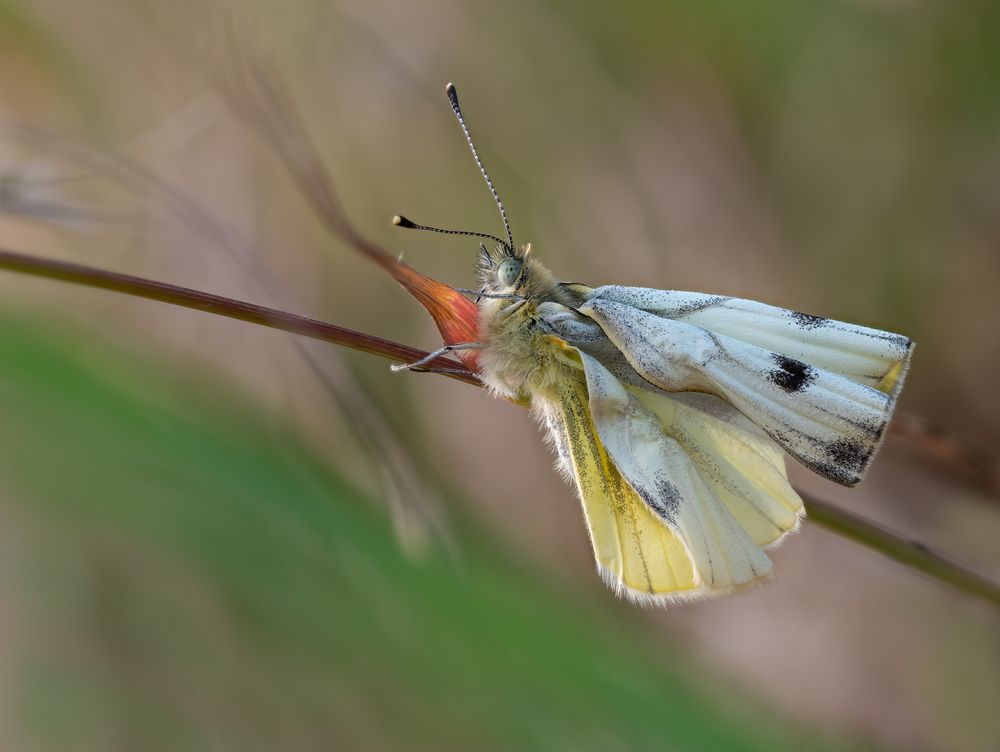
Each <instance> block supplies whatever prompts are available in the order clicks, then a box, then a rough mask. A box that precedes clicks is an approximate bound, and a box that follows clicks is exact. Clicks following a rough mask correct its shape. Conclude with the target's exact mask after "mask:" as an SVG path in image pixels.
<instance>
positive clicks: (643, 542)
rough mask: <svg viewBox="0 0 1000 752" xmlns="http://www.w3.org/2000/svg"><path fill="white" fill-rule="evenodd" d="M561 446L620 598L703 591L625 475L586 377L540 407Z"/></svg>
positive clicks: (680, 549) (600, 559) (605, 572)
mask: <svg viewBox="0 0 1000 752" xmlns="http://www.w3.org/2000/svg"><path fill="white" fill-rule="evenodd" d="M541 408H542V411H543V413H544V417H545V419H546V421H547V422H548V424H549V428H550V431H551V434H552V438H553V441H554V443H555V444H556V449H557V451H558V453H559V455H560V460H561V461H562V463H563V465H564V467H565V469H566V470H567V471H568V472H569V473H570V474H572V476H573V479H574V481H575V483H576V487H577V490H578V492H579V495H580V500H581V502H582V505H583V512H584V516H585V518H586V522H587V526H588V528H589V531H590V540H591V543H592V544H593V547H594V556H595V558H596V559H597V566H598V569H599V571H600V573H601V576H602V577H603V578H604V580H605V581H606V582H607V583H608V585H610V586H611V587H612V588H614V589H615V590H616V591H617V592H618V594H619V595H624V596H626V597H629V598H631V599H633V600H636V601H640V602H643V601H647V602H650V601H657V600H663V598H664V597H665V596H666V597H670V596H674V597H684V596H691V595H701V594H704V592H705V588H704V587H703V586H702V585H701V584H700V583H699V582H698V581H697V580H696V577H695V573H694V570H693V567H692V564H691V558H690V556H689V555H688V552H687V551H686V550H685V548H684V545H683V544H682V543H681V541H680V540H679V538H678V537H677V536H676V535H675V534H674V532H673V531H672V530H671V529H670V528H669V527H667V526H666V525H665V524H663V522H662V521H661V520H660V519H658V518H657V517H656V516H655V515H654V514H653V512H652V511H651V510H650V509H649V507H648V506H647V505H646V504H645V503H643V501H642V500H641V499H640V498H639V497H638V496H637V495H636V493H635V491H633V490H632V489H631V488H630V487H629V485H628V484H627V483H626V482H625V480H624V479H623V478H622V476H621V474H620V473H619V472H618V469H617V468H616V467H615V465H614V463H613V462H612V461H611V459H610V458H609V457H608V454H607V451H606V450H605V449H604V446H603V445H602V444H601V441H600V439H599V438H598V434H597V431H596V430H595V427H594V424H593V421H592V420H591V417H590V408H589V406H588V395H587V388H586V385H585V384H584V382H583V380H582V379H576V378H567V379H564V380H562V382H561V384H560V386H559V389H558V396H557V399H556V400H554V401H549V400H545V404H543V405H541Z"/></svg>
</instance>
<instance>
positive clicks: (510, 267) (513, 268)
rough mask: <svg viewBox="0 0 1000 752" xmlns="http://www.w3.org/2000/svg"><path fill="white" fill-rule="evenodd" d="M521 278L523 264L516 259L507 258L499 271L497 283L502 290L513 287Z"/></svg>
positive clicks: (502, 262)
mask: <svg viewBox="0 0 1000 752" xmlns="http://www.w3.org/2000/svg"><path fill="white" fill-rule="evenodd" d="M520 276H521V262H520V261H518V260H517V259H516V258H505V259H504V260H503V261H501V262H500V266H499V268H498V269H497V282H499V283H500V287H501V288H506V287H510V286H512V285H513V284H514V283H515V282H517V278H518V277H520Z"/></svg>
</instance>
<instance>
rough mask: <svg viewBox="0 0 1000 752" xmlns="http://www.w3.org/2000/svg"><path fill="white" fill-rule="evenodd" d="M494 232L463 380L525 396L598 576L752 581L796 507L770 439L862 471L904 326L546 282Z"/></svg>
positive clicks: (683, 587) (542, 272) (659, 583)
mask: <svg viewBox="0 0 1000 752" xmlns="http://www.w3.org/2000/svg"><path fill="white" fill-rule="evenodd" d="M448 95H449V98H450V100H451V104H452V108H453V110H454V111H455V114H456V116H457V117H458V120H459V123H460V124H461V126H462V129H463V131H464V132H465V135H466V138H467V140H468V143H469V146H470V148H471V149H472V153H473V155H474V157H475V159H476V163H477V164H478V165H479V168H480V170H481V172H482V174H483V177H484V178H485V179H486V183H487V185H488V186H489V188H490V191H491V192H492V194H493V197H494V199H495V200H496V202H497V205H498V207H499V208H500V214H501V217H502V219H503V223H504V229H505V230H506V234H507V238H506V240H503V239H500V238H497V237H495V236H492V235H489V234H486V233H472V232H464V231H452V230H440V229H439V228H434V227H427V226H424V225H417V224H415V223H413V222H411V221H409V220H407V219H403V218H401V217H397V218H396V223H397V224H399V225H402V226H404V227H411V228H418V229H429V230H435V231H438V232H448V233H452V234H466V235H475V236H478V237H482V238H486V239H490V240H491V241H493V243H494V247H493V248H492V250H491V249H488V248H487V247H486V246H485V245H483V244H480V251H481V260H480V269H479V271H480V278H481V282H482V289H481V290H479V291H478V292H477V295H478V296H479V300H480V341H479V342H467V343H456V344H452V345H448V346H446V347H445V348H442V349H441V350H439V351H438V352H437V353H433V354H432V355H431V356H428V357H427V358H424V359H423V360H421V361H419V362H418V363H414V364H410V365H409V366H404V367H406V368H409V367H414V366H424V365H425V364H427V363H429V362H430V361H431V360H432V359H433V357H434V356H436V355H439V354H441V353H443V352H447V351H452V350H457V351H460V352H463V354H465V355H468V354H469V352H470V351H476V352H478V365H479V369H480V377H481V379H482V380H483V382H484V383H485V384H486V385H487V386H488V387H489V388H490V389H491V390H492V391H493V392H494V393H496V394H498V395H501V396H504V397H507V398H511V399H517V400H524V401H528V402H530V404H531V407H532V409H533V411H534V412H535V414H536V415H537V416H538V418H539V420H540V421H541V422H542V424H543V425H544V426H545V428H546V429H547V431H548V434H549V438H550V440H551V443H552V445H553V447H554V448H555V452H556V454H557V456H558V464H559V467H560V468H561V470H562V471H563V473H564V474H565V475H566V476H567V477H568V478H570V479H572V481H573V482H574V484H575V485H576V488H577V491H578V493H579V496H580V500H581V502H582V504H583V511H584V515H585V517H586V521H587V526H588V528H589V531H590V538H591V542H592V543H593V547H594V555H595V557H596V559H597V566H598V570H599V571H600V573H601V576H602V577H603V578H604V580H605V581H606V582H607V583H608V584H609V585H610V586H611V587H612V588H614V589H615V591H616V592H617V593H619V594H621V595H624V596H626V597H629V598H631V599H633V600H637V601H640V602H654V603H655V602H664V601H669V600H672V599H678V598H687V597H697V596H707V595H722V594H726V593H730V592H734V591H737V590H741V589H743V588H746V587H749V586H751V585H754V584H757V583H759V582H761V581H764V580H767V579H768V578H769V577H770V576H771V570H772V564H771V561H770V559H768V557H767V556H766V555H765V554H764V551H763V550H762V549H763V548H766V547H768V546H772V545H774V544H776V543H778V542H779V541H780V540H781V539H782V538H783V537H784V536H785V535H787V534H788V533H790V532H793V531H794V530H795V529H796V528H797V527H798V525H799V522H800V520H801V518H802V516H803V514H804V510H803V506H802V501H801V499H800V498H799V496H798V494H797V493H796V492H795V490H794V489H793V488H792V487H791V485H790V484H789V482H788V479H787V475H786V471H785V464H784V457H783V455H782V450H784V451H785V452H787V453H788V454H790V455H791V456H792V457H794V458H796V459H797V460H799V461H800V462H801V463H802V464H804V465H805V466H806V467H808V468H809V469H811V470H813V471H814V472H816V473H818V474H820V475H822V476H824V477H826V478H829V479H830V480H833V481H836V482H838V483H841V484H844V485H848V486H851V485H854V484H855V483H857V482H858V481H859V480H860V479H861V478H862V477H863V475H864V473H865V471H866V470H867V468H868V465H869V463H870V462H871V460H872V457H873V456H874V454H875V452H876V450H877V449H878V447H879V444H880V442H881V440H882V437H883V435H884V434H885V429H886V426H887V424H888V422H889V419H890V417H891V415H892V412H893V409H894V407H895V404H896V398H897V396H898V394H899V391H900V389H901V387H902V384H903V379H904V377H905V375H906V369H907V366H908V364H909V360H910V357H911V355H912V353H913V347H914V344H913V342H912V341H911V340H910V339H908V338H907V337H904V336H901V335H898V334H891V333H888V332H883V331H879V330H877V329H869V328H866V327H863V326H856V325H853V324H847V323H844V322H841V321H834V320H831V319H825V318H820V317H817V316H809V315H806V314H802V313H797V312H794V311H789V310H786V309H783V308H776V307H774V306H769V305H764V304H762V303H756V302H753V301H749V300H740V299H737V298H730V297H724V296H717V295H704V294H701V293H691V292H676V291H669V290H653V289H646V288H638V287H618V286H606V287H598V288H591V287H587V286H585V285H581V284H575V283H564V282H559V281H557V280H556V279H555V277H554V276H553V275H552V274H551V272H549V270H548V269H546V268H545V267H544V266H543V265H542V264H541V263H539V262H538V260H537V259H535V258H534V257H533V256H532V255H531V246H530V245H528V246H525V247H520V248H519V247H517V246H516V245H515V244H514V240H513V237H512V235H511V232H510V225H509V222H508V220H507V216H506V212H505V211H504V208H503V204H502V203H501V202H500V199H499V197H498V196H497V193H496V190H495V189H494V187H493V184H492V182H491V181H490V178H489V176H488V175H487V174H486V171H485V169H483V166H482V162H481V160H480V158H479V155H478V153H477V151H476V148H475V145H474V144H473V142H472V139H471V137H470V136H469V131H468V128H467V127H466V124H465V120H464V118H463V116H462V112H461V109H460V108H459V104H458V96H457V94H456V92H455V88H454V86H452V85H451V84H449V85H448Z"/></svg>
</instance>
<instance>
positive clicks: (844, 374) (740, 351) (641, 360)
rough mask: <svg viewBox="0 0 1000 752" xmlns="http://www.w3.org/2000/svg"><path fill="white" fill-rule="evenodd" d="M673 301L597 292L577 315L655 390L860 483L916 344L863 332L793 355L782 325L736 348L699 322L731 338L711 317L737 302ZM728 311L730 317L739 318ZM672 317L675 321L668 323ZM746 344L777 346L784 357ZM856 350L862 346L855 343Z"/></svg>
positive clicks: (654, 293) (637, 292) (629, 291)
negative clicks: (700, 405) (749, 425)
mask: <svg viewBox="0 0 1000 752" xmlns="http://www.w3.org/2000/svg"><path fill="white" fill-rule="evenodd" d="M609 290H610V292H608V291H609ZM623 291H624V292H623ZM647 293H648V294H647ZM671 295H674V294H673V293H667V292H664V291H658V290H649V291H643V290H641V289H640V288H598V289H597V290H596V291H595V294H594V295H593V296H592V297H591V298H590V299H589V300H588V301H587V302H586V303H585V304H583V305H582V306H580V308H579V309H578V311H579V313H581V314H583V315H585V316H588V317H590V318H591V319H592V320H593V321H595V322H596V323H597V324H598V325H599V326H600V327H601V329H602V330H603V331H604V333H605V334H606V335H607V336H608V338H609V339H610V340H611V341H612V342H613V343H614V344H615V346H616V347H617V348H618V350H619V351H620V352H621V353H622V354H623V355H624V356H625V358H626V359H627V360H628V362H629V364H630V365H631V366H632V368H634V369H635V371H636V372H637V373H638V374H639V375H640V376H641V377H642V378H643V379H645V380H646V381H648V382H649V383H650V384H653V385H654V386H657V387H659V388H660V389H663V390H666V391H669V392H706V393H709V394H714V395H716V396H718V397H721V398H723V399H725V400H726V401H728V402H729V403H730V404H732V405H733V406H734V407H736V408H737V409H738V410H739V411H740V412H741V413H743V414H744V415H745V416H746V417H748V418H749V419H750V420H751V421H753V422H754V423H755V424H757V425H758V426H760V427H761V428H762V429H764V430H765V431H766V432H767V434H768V435H769V436H770V437H771V438H773V439H774V440H775V441H776V442H778V444H780V445H781V447H782V448H783V449H785V451H787V452H788V453H789V454H791V455H792V456H794V457H796V458H797V459H798V460H799V461H801V462H802V463H803V464H805V465H806V466H807V467H809V468H810V469H812V470H813V471H815V472H817V473H819V474H820V475H823V476H824V477H827V478H829V479H831V480H834V481H836V482H839V483H842V484H844V485H854V484H855V483H857V482H858V481H859V480H860V479H861V477H862V476H863V475H864V472H865V470H866V469H867V467H868V464H869V463H870V461H871V459H872V457H873V456H874V453H875V451H876V450H877V448H878V446H879V444H880V442H881V438H882V435H883V433H884V431H885V427H886V425H887V424H888V421H889V418H890V417H891V415H892V411H893V409H894V407H895V397H896V395H897V394H898V392H899V388H900V386H901V384H902V378H903V375H904V374H905V366H906V364H907V362H908V359H909V355H910V352H911V351H912V342H911V341H910V340H907V339H906V338H903V337H899V336H898V335H893V334H889V333H878V332H876V331H875V330H864V328H863V327H858V328H857V329H858V330H859V331H858V332H855V333H853V334H852V335H848V334H846V333H845V331H843V330H838V331H840V334H838V335H837V336H838V337H839V338H840V339H837V338H832V337H831V338H828V339H827V340H822V339H813V340H812V341H810V342H809V343H808V348H806V346H801V347H798V349H795V348H796V347H797V346H796V345H795V343H794V340H793V339H792V337H791V331H790V330H787V331H786V330H785V327H784V325H781V326H779V325H777V324H775V325H774V326H772V330H774V331H778V333H779V334H781V336H779V335H778V334H774V333H772V334H767V333H766V332H765V334H760V333H755V332H754V331H753V327H748V331H749V333H748V334H745V335H741V336H743V337H744V338H743V339H737V338H736V337H734V336H730V335H728V334H725V333H723V332H722V331H716V330H709V329H706V328H704V327H702V326H700V325H698V324H695V323H693V322H694V321H698V322H700V323H714V324H718V323H719V321H722V322H723V323H722V328H723V329H728V330H730V331H732V330H733V328H732V322H731V321H729V319H728V318H725V320H724V317H722V316H721V315H720V316H719V317H718V318H717V319H712V318H711V317H712V316H713V315H715V314H713V313H712V311H713V309H715V308H717V307H721V306H725V305H727V301H731V299H727V298H719V297H713V296H706V295H698V294H695V293H677V294H676V295H677V296H678V299H677V300H675V301H673V303H672V304H671V306H672V307H668V306H667V305H666V302H665V301H669V300H670V299H671V298H670V296H671ZM629 296H631V297H629ZM613 298H621V299H622V300H624V301H625V302H621V301H619V300H617V299H613ZM628 301H631V302H628ZM631 303H640V304H642V305H645V306H646V307H648V308H650V309H651V310H652V312H651V311H647V310H645V309H643V308H640V307H637V306H635V305H632V304H631ZM738 303H740V304H744V303H746V304H749V301H738ZM725 310H726V311H727V313H726V316H728V317H733V316H736V315H737V314H738V312H739V309H738V308H737V309H732V310H731V309H725ZM734 311H735V312H734ZM667 313H669V314H672V315H673V316H674V317H673V318H671V317H668V316H666V315H660V314H667ZM785 313H786V314H788V316H789V317H791V316H792V314H791V313H790V312H785ZM773 315H778V314H773ZM760 316H761V317H762V316H763V314H760ZM726 322H729V325H728V326H727V324H726ZM836 323H838V324H839V322H836ZM843 326H844V327H847V326H848V325H846V324H845V325H843ZM833 329H834V327H832V325H831V331H832V330H833ZM860 330H863V331H860ZM782 332H784V333H783V334H782ZM876 334H880V335H881V336H882V339H879V337H878V336H876ZM767 337H770V339H767ZM748 339H750V340H753V339H756V340H757V341H765V342H767V341H770V342H772V343H773V344H776V345H778V346H781V347H782V349H783V350H784V352H779V351H774V350H768V349H766V348H764V347H761V346H759V345H757V344H754V343H753V342H750V341H747V340H748ZM779 340H780V341H779ZM845 342H846V343H848V344H845ZM854 342H856V343H858V344H856V345H855V344H850V343H854ZM879 342H881V343H882V345H878V344H877V343H879ZM838 343H839V344H838ZM838 348H839V349H838ZM851 348H853V349H851ZM789 353H791V354H789ZM844 353H847V354H846V355H845V354H844ZM852 353H857V355H856V356H855V355H852ZM794 354H800V355H804V356H808V357H812V358H813V360H814V361H815V362H806V361H803V360H799V359H798V358H796V357H794ZM817 362H818V363H819V364H821V365H817ZM824 366H829V367H824ZM876 366H877V367H876ZM834 368H836V369H837V370H831V369H834ZM852 377H853V378H852ZM880 387H881V388H880Z"/></svg>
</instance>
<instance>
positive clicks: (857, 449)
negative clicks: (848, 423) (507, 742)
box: [826, 438, 871, 472]
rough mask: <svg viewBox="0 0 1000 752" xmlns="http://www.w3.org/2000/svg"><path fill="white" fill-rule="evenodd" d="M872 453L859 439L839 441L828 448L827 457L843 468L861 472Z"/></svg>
mask: <svg viewBox="0 0 1000 752" xmlns="http://www.w3.org/2000/svg"><path fill="white" fill-rule="evenodd" d="M870 453H871V452H870V451H869V447H868V446H867V445H866V444H863V443H862V442H860V441H858V440H857V439H849V438H843V439H837V440H836V441H833V442H831V443H830V444H829V445H828V446H827V448H826V454H827V456H828V457H829V458H830V459H831V460H833V461H834V462H835V463H837V464H838V465H839V466H841V467H845V468H850V469H851V470H855V471H857V472H860V471H861V469H862V468H864V466H865V463H866V462H867V461H868V455H869V454H870Z"/></svg>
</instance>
